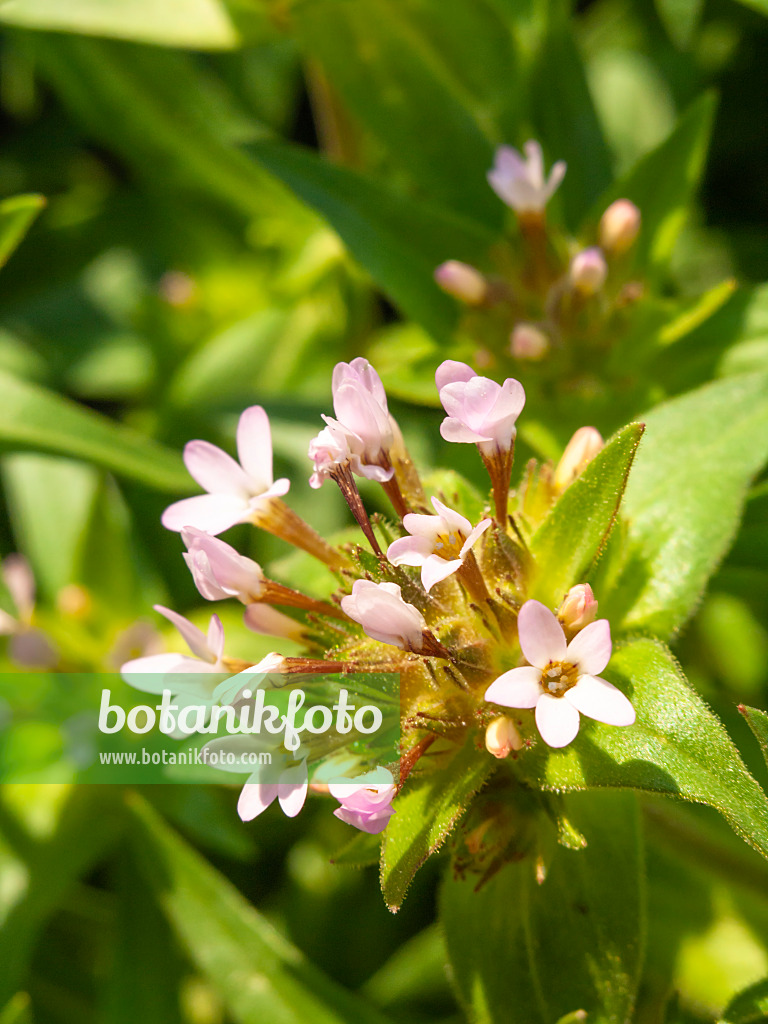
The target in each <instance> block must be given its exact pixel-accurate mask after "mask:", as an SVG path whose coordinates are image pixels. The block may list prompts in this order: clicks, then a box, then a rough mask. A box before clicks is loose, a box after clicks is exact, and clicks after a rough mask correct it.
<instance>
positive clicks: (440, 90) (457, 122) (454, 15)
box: [293, 0, 519, 230]
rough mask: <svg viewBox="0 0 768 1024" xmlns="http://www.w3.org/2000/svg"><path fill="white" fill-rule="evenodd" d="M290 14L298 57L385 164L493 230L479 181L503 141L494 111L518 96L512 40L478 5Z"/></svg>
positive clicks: (385, 1)
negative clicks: (326, 83) (320, 75)
mask: <svg viewBox="0 0 768 1024" xmlns="http://www.w3.org/2000/svg"><path fill="white" fill-rule="evenodd" d="M293 12H294V15H295V17H296V22H297V25H298V29H299V35H300V39H301V40H302V42H303V44H304V47H305V49H306V50H307V52H308V53H310V54H311V55H312V56H313V57H314V58H316V59H317V60H318V61H319V62H320V64H321V65H322V68H323V70H324V72H325V73H326V75H327V76H328V78H329V80H330V82H331V83H332V84H333V85H334V86H335V88H336V89H337V90H338V91H339V93H340V94H341V96H342V97H343V99H344V102H345V104H346V106H347V107H348V108H349V109H350V110H351V111H352V112H353V113H354V114H355V115H356V116H357V118H359V120H360V121H361V122H362V124H363V125H364V126H365V127H366V128H367V129H368V130H369V131H371V132H372V133H373V134H374V135H375V136H376V138H377V139H378V140H379V142H380V143H382V144H383V145H384V146H385V147H386V153H387V157H388V159H389V160H390V161H391V162H392V163H394V164H396V165H398V166H399V167H400V168H401V170H402V171H403V172H404V173H405V174H406V175H407V176H408V177H412V178H415V181H416V184H417V186H419V187H420V191H421V193H422V194H423V195H424V196H428V197H430V198H431V199H432V201H434V202H436V203H440V204H441V205H444V206H446V207H447V208H448V209H451V210H456V211H457V212H459V211H461V212H462V213H463V214H464V215H465V216H467V217H471V218H473V219H475V220H477V221H478V222H479V223H481V224H484V225H486V226H487V227H488V228H491V229H494V230H500V228H501V223H502V216H503V212H504V207H503V205H502V203H501V202H500V201H499V200H498V199H497V197H496V196H495V195H494V193H493V192H492V190H491V189H490V187H489V185H488V182H487V180H486V174H487V172H488V170H489V169H490V168H491V166H492V164H493V150H494V145H495V144H498V143H500V142H502V141H504V139H503V138H502V137H501V135H500V133H499V130H498V128H497V127H496V125H495V124H494V115H495V114H496V113H497V111H496V110H495V109H493V108H494V106H498V105H501V106H504V105H508V104H509V97H510V96H511V97H515V98H516V93H517V94H519V93H518V90H517V89H516V82H515V78H516V67H515V64H516V62H515V60H514V53H513V49H512V38H511V35H510V33H509V31H508V30H507V28H506V26H505V25H504V22H503V21H502V20H501V19H500V18H499V17H498V16H497V15H496V13H495V11H494V10H493V9H492V8H491V7H489V6H488V5H487V3H486V2H485V0H474V2H473V3H471V4H467V3H466V2H463V0H462V2H457V0H439V2H438V0H421V2H420V3H415V2H413V0H355V2H354V3H349V2H348V0H303V2H300V3H297V4H295V5H294V8H293ZM459 39H461V41H462V42H463V47H459V46H458V45H457V43H458V40H459ZM481 69H482V71H481ZM489 71H491V72H492V76H493V81H492V83H491V95H490V96H489V88H488V86H489V83H488V80H487V74H488V72H489ZM483 72H485V73H483ZM478 92H479V95H478ZM425 111H429V124H430V130H429V131H425V130H424V127H425V117H424V115H425Z"/></svg>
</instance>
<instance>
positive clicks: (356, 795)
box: [328, 768, 397, 835]
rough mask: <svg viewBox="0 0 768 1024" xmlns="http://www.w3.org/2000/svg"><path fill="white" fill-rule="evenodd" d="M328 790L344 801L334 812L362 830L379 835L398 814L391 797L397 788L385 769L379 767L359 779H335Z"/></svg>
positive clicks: (335, 797)
mask: <svg viewBox="0 0 768 1024" xmlns="http://www.w3.org/2000/svg"><path fill="white" fill-rule="evenodd" d="M328 789H329V791H330V794H331V796H332V797H334V799H336V800H338V801H339V803H340V804H341V807H337V809H336V810H335V811H334V812H333V813H334V814H335V816H336V817H337V818H340V819H341V820H342V821H345V822H346V823H347V824H348V825H354V827H355V828H359V829H360V830H361V831H362V832H368V833H370V834H371V835H378V834H379V832H383V831H384V829H385V828H386V827H387V823H388V822H389V819H390V818H391V817H392V815H393V814H394V813H395V809H394V807H392V799H393V797H394V796H395V794H396V792H397V787H396V786H395V780H394V778H393V776H392V773H391V772H389V771H387V769H386V768H377V769H376V770H375V771H372V772H368V773H367V774H365V775H358V776H357V778H356V779H334V780H333V781H331V782H330V783H329V784H328Z"/></svg>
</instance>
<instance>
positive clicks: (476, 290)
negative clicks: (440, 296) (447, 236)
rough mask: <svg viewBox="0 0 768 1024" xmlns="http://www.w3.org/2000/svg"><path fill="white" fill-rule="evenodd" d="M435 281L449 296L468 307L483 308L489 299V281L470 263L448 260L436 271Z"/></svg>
mask: <svg viewBox="0 0 768 1024" xmlns="http://www.w3.org/2000/svg"><path fill="white" fill-rule="evenodd" d="M435 281H436V282H437V284H438V285H439V286H440V287H441V288H442V289H443V291H444V292H447V293H448V294H449V295H453V297H454V298H456V299H459V300H460V301H461V302H465V303H466V304H467V305H468V306H481V305H482V304H483V303H484V302H485V300H486V299H487V298H488V281H487V280H486V278H485V277H484V275H483V274H481V273H480V271H479V270H477V269H476V268H475V267H472V266H470V265H469V264H468V263H461V262H460V261H459V260H447V261H446V262H445V263H441V264H440V266H439V267H437V269H436V270H435Z"/></svg>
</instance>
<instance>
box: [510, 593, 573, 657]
mask: <svg viewBox="0 0 768 1024" xmlns="http://www.w3.org/2000/svg"><path fill="white" fill-rule="evenodd" d="M517 629H518V633H519V636H520V647H521V648H522V651H523V654H524V655H525V657H526V660H527V661H529V662H530V663H531V665H535V666H536V668H541V669H543V668H546V667H547V665H548V664H549V662H550V661H562V660H563V658H564V657H565V652H566V647H567V644H566V642H565V633H564V632H563V627H562V626H561V625H560V623H559V622H558V621H557V617H556V616H555V614H554V613H553V612H551V611H550V610H549V608H547V607H545V606H544V605H543V604H542V603H541V601H526V602H525V604H524V605H523V607H522V608H521V609H520V614H519V615H518V618H517Z"/></svg>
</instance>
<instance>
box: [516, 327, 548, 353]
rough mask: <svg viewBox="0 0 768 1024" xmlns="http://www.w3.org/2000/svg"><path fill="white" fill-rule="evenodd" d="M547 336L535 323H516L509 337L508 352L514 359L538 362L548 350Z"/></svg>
mask: <svg viewBox="0 0 768 1024" xmlns="http://www.w3.org/2000/svg"><path fill="white" fill-rule="evenodd" d="M549 349H550V344H549V338H548V337H547V335H546V334H545V333H544V331H542V330H541V329H540V328H539V327H536V326H535V324H523V323H520V324H516V325H515V328H514V330H513V331H512V335H511V337H510V352H511V353H512V355H513V356H514V357H515V359H529V360H530V361H531V362H538V360H539V359H543V358H544V356H545V355H546V354H547V352H549Z"/></svg>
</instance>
